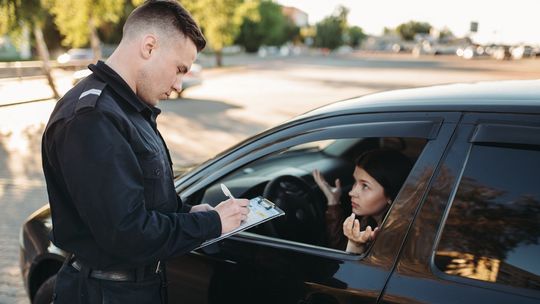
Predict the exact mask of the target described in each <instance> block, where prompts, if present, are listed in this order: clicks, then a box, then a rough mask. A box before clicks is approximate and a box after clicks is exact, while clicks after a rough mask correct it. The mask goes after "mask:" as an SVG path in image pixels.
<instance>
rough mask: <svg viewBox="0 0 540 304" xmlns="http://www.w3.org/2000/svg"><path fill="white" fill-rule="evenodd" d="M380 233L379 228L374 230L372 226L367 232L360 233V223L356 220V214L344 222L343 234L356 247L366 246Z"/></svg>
mask: <svg viewBox="0 0 540 304" xmlns="http://www.w3.org/2000/svg"><path fill="white" fill-rule="evenodd" d="M378 233H379V227H377V228H375V229H374V230H373V229H371V226H367V228H366V230H364V231H360V222H359V221H358V220H357V219H355V218H354V213H353V214H351V216H349V217H347V218H346V219H345V221H344V222H343V234H345V236H346V237H347V238H348V239H349V241H351V242H353V243H355V244H356V245H365V244H366V243H367V242H369V241H373V240H374V239H375V238H376V237H377V234H378Z"/></svg>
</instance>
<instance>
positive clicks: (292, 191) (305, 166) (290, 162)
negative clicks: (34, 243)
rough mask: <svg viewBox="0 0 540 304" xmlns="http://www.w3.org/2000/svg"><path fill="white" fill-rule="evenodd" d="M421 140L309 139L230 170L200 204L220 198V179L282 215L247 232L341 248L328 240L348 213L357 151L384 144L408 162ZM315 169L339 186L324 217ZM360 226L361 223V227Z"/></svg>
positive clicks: (238, 193) (206, 191)
mask: <svg viewBox="0 0 540 304" xmlns="http://www.w3.org/2000/svg"><path fill="white" fill-rule="evenodd" d="M426 142H427V140H426V139H422V138H403V137H366V138H339V139H327V140H322V141H312V142H306V143H301V144H298V145H294V146H291V147H287V148H284V149H281V150H278V151H275V152H273V153H270V154H268V155H266V156H264V157H262V158H259V159H257V160H255V161H253V162H250V163H248V164H246V165H244V166H242V167H240V168H238V169H236V170H233V171H232V172H230V173H229V174H227V175H226V176H224V177H222V178H221V179H219V180H218V181H216V182H214V183H213V184H212V185H210V186H209V187H207V188H206V189H204V191H203V192H204V193H203V195H202V199H201V202H208V203H210V202H215V203H218V202H220V201H223V200H225V199H226V197H225V196H224V194H223V193H222V191H221V188H220V183H225V184H226V185H227V186H228V187H229V189H230V190H231V192H232V193H233V195H234V196H236V197H245V198H253V197H256V196H265V197H267V198H268V199H270V200H272V201H273V202H274V203H276V204H277V205H278V206H279V207H280V208H281V209H283V210H284V211H285V212H286V213H287V214H286V215H285V216H282V217H280V218H277V219H274V220H272V221H270V222H267V223H263V224H261V225H258V226H256V227H253V228H251V229H249V230H248V231H247V232H251V233H255V234H258V235H264V236H269V237H273V238H277V239H281V240H286V241H292V242H297V243H302V244H309V245H314V246H318V247H321V248H330V249H336V250H340V251H345V246H338V245H337V244H338V243H339V242H336V241H335V240H334V239H333V238H336V239H338V238H339V239H342V238H343V237H344V236H343V231H342V230H336V229H334V233H332V231H331V230H330V229H329V228H330V227H341V226H342V223H343V220H344V219H345V216H347V215H350V214H351V202H350V197H349V194H348V193H349V191H350V190H351V188H352V186H353V184H354V179H353V171H354V169H355V165H354V161H355V159H356V158H357V157H358V156H359V155H360V154H361V153H363V152H366V151H369V150H372V149H378V148H385V149H392V150H396V151H399V152H401V153H402V154H404V155H405V156H407V157H408V158H409V159H410V160H411V162H412V163H414V162H415V161H416V159H417V158H418V157H419V155H420V153H421V152H422V150H423V148H424V147H425V145H426ZM315 169H317V170H320V171H321V173H322V174H323V176H324V177H325V179H326V180H327V181H329V182H330V183H331V184H332V185H333V184H334V180H335V179H336V178H339V179H340V181H341V185H342V195H341V205H340V210H339V212H338V213H337V214H334V215H335V216H334V217H333V218H332V219H330V217H328V216H327V211H328V207H327V202H326V198H325V196H324V194H323V193H322V191H321V190H320V189H319V187H318V186H317V184H316V183H315V181H314V179H313V177H312V171H313V170H315ZM363 228H364V227H362V229H363Z"/></svg>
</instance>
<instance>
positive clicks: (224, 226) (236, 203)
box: [214, 198, 249, 234]
mask: <svg viewBox="0 0 540 304" xmlns="http://www.w3.org/2000/svg"><path fill="white" fill-rule="evenodd" d="M214 210H216V211H217V213H218V214H219V217H220V218H221V234H224V233H227V232H230V231H232V230H234V229H236V228H238V226H240V223H241V222H242V221H243V220H245V219H247V215H248V213H249V200H247V199H242V198H235V199H228V200H226V201H223V202H221V203H219V205H217V206H216V207H215V208H214Z"/></svg>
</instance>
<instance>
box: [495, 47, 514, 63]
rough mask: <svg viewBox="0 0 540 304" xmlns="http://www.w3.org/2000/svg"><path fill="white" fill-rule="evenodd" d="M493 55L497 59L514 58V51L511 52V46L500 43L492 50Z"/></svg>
mask: <svg viewBox="0 0 540 304" xmlns="http://www.w3.org/2000/svg"><path fill="white" fill-rule="evenodd" d="M492 56H493V58H495V59H497V60H510V59H511V58H512V53H510V46H508V45H499V46H496V47H494V48H493V51H492Z"/></svg>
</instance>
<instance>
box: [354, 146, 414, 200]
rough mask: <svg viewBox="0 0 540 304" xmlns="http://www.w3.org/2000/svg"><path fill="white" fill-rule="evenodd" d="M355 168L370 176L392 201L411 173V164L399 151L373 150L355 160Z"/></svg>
mask: <svg viewBox="0 0 540 304" xmlns="http://www.w3.org/2000/svg"><path fill="white" fill-rule="evenodd" d="M356 166H358V167H360V168H362V169H364V170H365V171H366V172H367V173H368V174H369V175H371V177H373V178H374V179H375V180H376V181H377V182H378V183H379V184H380V185H381V186H382V187H383V188H384V194H385V195H386V196H387V197H389V198H390V199H391V200H392V201H393V200H394V199H395V198H396V196H397V194H398V192H399V189H401V186H402V185H403V182H405V179H406V178H407V176H408V175H409V172H410V171H411V168H412V162H411V160H410V159H409V158H408V157H407V156H405V155H403V154H402V153H400V152H399V151H396V150H391V149H375V150H370V151H367V152H364V153H363V154H361V155H360V156H359V157H358V158H357V159H356Z"/></svg>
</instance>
